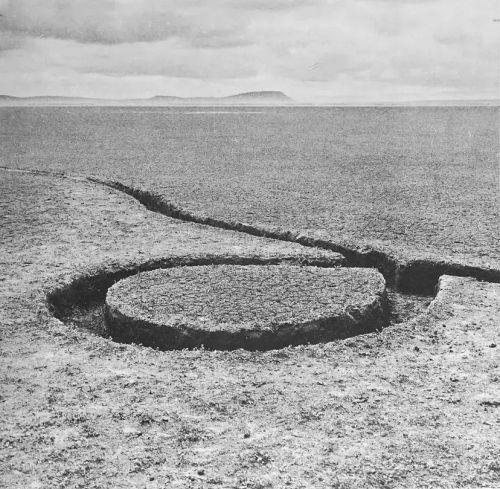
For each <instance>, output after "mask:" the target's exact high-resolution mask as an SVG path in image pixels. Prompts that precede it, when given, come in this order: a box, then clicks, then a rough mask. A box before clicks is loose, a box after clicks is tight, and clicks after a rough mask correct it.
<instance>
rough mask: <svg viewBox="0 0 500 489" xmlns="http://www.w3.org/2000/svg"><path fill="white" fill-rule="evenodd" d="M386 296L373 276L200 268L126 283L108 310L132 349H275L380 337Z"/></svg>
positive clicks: (284, 268) (116, 288)
mask: <svg viewBox="0 0 500 489" xmlns="http://www.w3.org/2000/svg"><path fill="white" fill-rule="evenodd" d="M385 294H386V292H385V280H384V277H383V276H382V275H381V274H380V273H379V272H378V271H377V270H375V269H366V268H318V267H311V266H306V267H302V266H297V265H295V266H293V265H281V266H278V265H267V266H256V265H250V266H238V265H216V266H195V267H177V268H173V269H168V270H154V271H151V272H145V273H141V274H139V275H134V276H132V277H129V278H126V279H124V280H121V281H119V282H118V283H116V284H115V285H113V286H112V287H111V288H110V289H109V290H108V293H107V296H106V309H107V317H108V324H109V326H110V329H111V332H112V334H113V336H115V337H118V338H120V339H125V338H127V339H128V340H129V342H130V341H135V342H136V343H143V344H147V345H149V346H158V347H160V346H161V347H162V348H164V349H165V348H166V349H172V348H183V347H188V346H190V347H193V346H198V347H200V346H202V345H203V346H205V347H207V348H208V347H210V348H218V349H235V348H247V349H255V348H257V349H270V348H272V347H275V348H276V347H278V346H286V345H291V344H304V343H307V342H318V341H320V340H323V341H326V340H329V339H330V340H331V339H333V338H343V337H346V336H349V335H353V334H355V333H359V332H360V331H363V332H366V331H374V330H375V329H377V327H378V328H379V329H382V326H383V325H384V317H385V316H386V314H384V312H385V311H384V306H385Z"/></svg>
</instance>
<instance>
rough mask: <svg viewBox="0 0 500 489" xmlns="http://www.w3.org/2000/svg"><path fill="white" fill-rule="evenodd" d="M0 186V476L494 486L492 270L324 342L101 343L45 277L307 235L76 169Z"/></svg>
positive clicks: (234, 250)
mask: <svg viewBox="0 0 500 489" xmlns="http://www.w3.org/2000/svg"><path fill="white" fill-rule="evenodd" d="M0 183H1V185H2V190H1V192H0V203H1V211H2V217H1V219H2V231H1V245H2V250H1V253H0V257H1V258H0V259H1V261H2V276H1V281H0V301H1V304H0V321H1V325H2V329H1V335H2V337H1V340H2V341H1V342H0V372H1V375H2V379H1V383H2V392H1V399H0V400H1V402H0V411H1V412H0V420H1V421H0V423H1V445H0V450H1V451H0V457H1V458H0V471H1V474H0V485H2V486H3V487H6V488H9V489H10V488H23V489H24V488H27V487H32V488H37V487H38V488H50V489H52V488H129V487H141V488H143V487H147V488H165V487H172V488H176V487H180V488H209V487H214V488H216V487H220V488H245V487H246V488H254V489H255V488H285V487H293V488H306V487H307V488H314V489H316V488H320V489H322V488H325V489H326V488H328V489H330V488H332V487H338V488H373V487H375V488H391V487H394V488H395V487H415V488H417V487H418V488H422V487H427V488H450V489H451V488H457V487H468V488H478V487H489V488H495V487H500V466H499V462H498V460H499V459H500V443H499V441H498V440H500V423H499V413H500V411H499V409H500V407H499V406H500V398H499V394H498V393H499V386H500V370H499V365H500V355H499V346H498V345H499V344H500V341H499V330H498V317H499V314H500V304H499V302H500V301H499V299H498V297H499V294H500V286H499V285H498V284H489V283H481V282H476V281H472V280H468V279H448V282H446V284H445V285H446V286H445V287H444V289H443V292H442V293H441V294H440V295H439V296H438V297H437V299H436V301H434V304H433V306H432V308H431V309H430V311H429V312H428V313H427V314H426V315H424V316H422V317H420V318H419V319H418V320H415V321H413V322H412V323H405V324H401V325H398V326H396V327H392V328H388V329H386V330H384V331H383V332H382V333H381V334H370V335H366V336H361V337H356V338H351V339H348V340H343V341H335V342H331V343H327V344H323V345H314V346H302V347H294V348H286V349H283V350H276V351H269V352H247V351H242V350H238V351H232V352H218V351H206V350H193V351H186V350H184V351H171V352H159V351H155V350H153V349H150V348H144V347H139V346H134V345H123V344H117V343H114V342H112V341H110V340H107V339H104V338H102V337H99V336H95V335H93V334H91V333H89V332H88V331H83V330H79V329H77V328H75V327H73V326H71V325H66V324H63V323H61V322H59V321H57V320H55V319H54V318H53V317H51V316H50V314H49V313H48V311H47V309H46V307H45V304H44V301H45V295H44V290H45V289H46V288H51V287H53V286H55V285H60V284H64V283H67V282H68V281H70V280H71V278H72V277H74V276H76V275H78V274H79V273H82V270H101V269H103V268H104V269H106V268H109V269H113V268H116V267H117V266H119V265H120V264H121V263H137V262H138V261H141V260H145V261H147V260H157V259H158V258H161V257H165V256H174V257H176V259H177V260H178V261H179V263H182V260H183V259H187V258H189V257H188V256H186V254H189V255H192V256H206V255H212V256H218V254H226V255H227V256H230V255H234V256H238V255H239V254H248V256H254V257H255V256H260V255H262V256H275V257H276V256H295V257H299V258H300V257H301V256H302V257H304V255H303V253H306V254H309V253H314V250H309V249H304V248H300V247H296V246H292V245H287V244H283V243H274V242H270V241H267V240H262V239H257V238H251V237H248V236H242V235H235V234H233V233H229V232H223V231H220V230H211V229H205V228H201V227H199V226H195V225H188V224H186V223H177V222H175V221H172V220H169V219H166V218H164V217H161V216H158V215H155V214H151V213H149V212H147V211H145V210H144V208H143V207H141V206H139V205H138V204H137V203H136V202H135V201H133V200H131V199H129V198H127V197H124V196H123V195H122V194H116V193H113V192H112V191H105V190H103V189H100V188H98V187H96V186H93V185H89V184H82V183H78V182H74V183H71V182H68V181H64V180H58V179H55V180H54V179H50V178H47V177H33V176H23V175H15V174H7V173H5V172H2V174H1V179H0ZM138 254H139V257H138ZM321 257H322V259H328V257H329V258H330V259H334V258H335V257H333V256H332V255H325V254H324V253H322V254H321ZM316 258H319V257H318V255H316Z"/></svg>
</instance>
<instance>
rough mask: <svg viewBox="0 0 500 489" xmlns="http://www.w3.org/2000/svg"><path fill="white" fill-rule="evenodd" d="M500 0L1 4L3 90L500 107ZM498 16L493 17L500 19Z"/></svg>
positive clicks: (55, 0) (36, 0) (2, 0)
mask: <svg viewBox="0 0 500 489" xmlns="http://www.w3.org/2000/svg"><path fill="white" fill-rule="evenodd" d="M499 5H500V2H499V1H498V0H0V15H1V16H0V93H4V94H10V95H17V96H28V95H36V94H49V95H56V94H57V95H75V96H91V97H112V98H118V97H149V96H153V95H157V94H164V95H167V94H168V95H180V96H211V95H215V96H218V95H230V94H233V93H237V92H243V91H250V90H282V91H284V92H285V93H287V94H288V95H290V96H291V97H293V98H294V99H296V100H298V101H305V102H353V101H403V100H419V99H420V100H421V99H456V98H494V97H498V90H499V88H498V87H499V59H500V56H499V55H500V53H499V49H500V48H499V35H500V22H499V21H498V20H500V12H499ZM495 19H497V20H495Z"/></svg>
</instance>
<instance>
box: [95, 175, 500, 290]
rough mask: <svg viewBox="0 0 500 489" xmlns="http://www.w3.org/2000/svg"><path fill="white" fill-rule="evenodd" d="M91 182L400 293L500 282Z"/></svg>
mask: <svg viewBox="0 0 500 489" xmlns="http://www.w3.org/2000/svg"><path fill="white" fill-rule="evenodd" d="M88 180H89V181H91V182H94V183H98V184H101V185H105V186H107V187H110V188H113V189H115V190H119V191H121V192H124V193H126V194H127V195H130V196H131V197H133V198H135V199H136V200H137V201H138V202H140V203H141V204H142V205H144V206H145V207H146V208H147V209H148V210H150V211H153V212H157V213H160V214H163V215H165V216H168V217H172V218H175V219H180V220H183V221H187V222H196V223H198V224H204V225H206V226H212V227H216V228H220V229H226V230H230V231H238V232H242V233H246V234H250V235H253V236H260V237H265V238H271V239H276V240H280V241H289V242H293V243H297V244H300V245H303V246H308V247H313V248H321V249H325V250H330V251H334V252H337V253H340V254H342V255H343V256H345V258H346V259H347V266H350V267H365V268H377V269H378V270H379V272H380V273H382V275H384V277H385V280H386V282H387V284H388V285H389V286H390V287H393V288H394V289H395V290H396V291H398V292H401V293H404V294H410V295H423V296H430V295H434V293H435V289H436V286H437V282H438V280H439V277H440V276H441V275H455V276H460V277H473V278H476V279H478V280H482V281H486V282H495V283H500V270H494V269H486V268H481V267H474V266H469V265H464V264H461V263H454V262H446V261H440V262H438V261H433V260H411V261H405V262H403V261H401V260H398V259H397V258H395V257H394V256H391V255H390V254H388V253H386V252H383V251H380V250H376V249H373V248H368V247H364V248H358V247H356V246H355V245H346V244H342V243H335V242H333V241H328V240H324V239H317V238H313V237H311V236H306V235H303V234H301V233H300V232H293V231H286V230H278V231H277V230H270V229H266V228H265V227H262V226H256V225H252V224H247V223H242V222H238V221H230V222H228V221H224V220H221V219H215V218H212V217H204V216H198V215H196V214H195V213H193V212H190V211H188V210H185V209H182V208H180V207H179V206H178V205H176V204H174V203H172V202H169V201H167V200H165V199H164V198H163V197H162V196H161V195H158V194H155V193H153V192H150V191H147V190H141V189H137V188H134V187H129V186H127V185H124V184H122V183H120V182H115V181H108V180H101V179H99V178H95V177H89V178H88Z"/></svg>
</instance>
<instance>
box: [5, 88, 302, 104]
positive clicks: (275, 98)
mask: <svg viewBox="0 0 500 489" xmlns="http://www.w3.org/2000/svg"><path fill="white" fill-rule="evenodd" d="M293 104H295V102H294V100H293V99H291V98H290V97H288V96H287V95H285V94H284V93H283V92H278V91H262V92H246V93H238V94H236V95H230V96H228V97H189V98H185V97H175V96H171V95H156V96H155V97H151V98H146V99H94V98H84V97H58V96H36V97H12V96H10V95H0V105H4V106H17V105H22V106H26V105H27V106H30V105H35V106H54V105H56V106H58V105H61V106H66V105H78V106H86V105H91V106H94V105H95V106H102V105H105V106H116V105H123V106H136V105H139V106H142V105H144V106H160V107H161V106H165V107H168V106H211V105H213V106H218V105H225V106H231V105H257V106H259V105H273V106H274V105H293Z"/></svg>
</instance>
